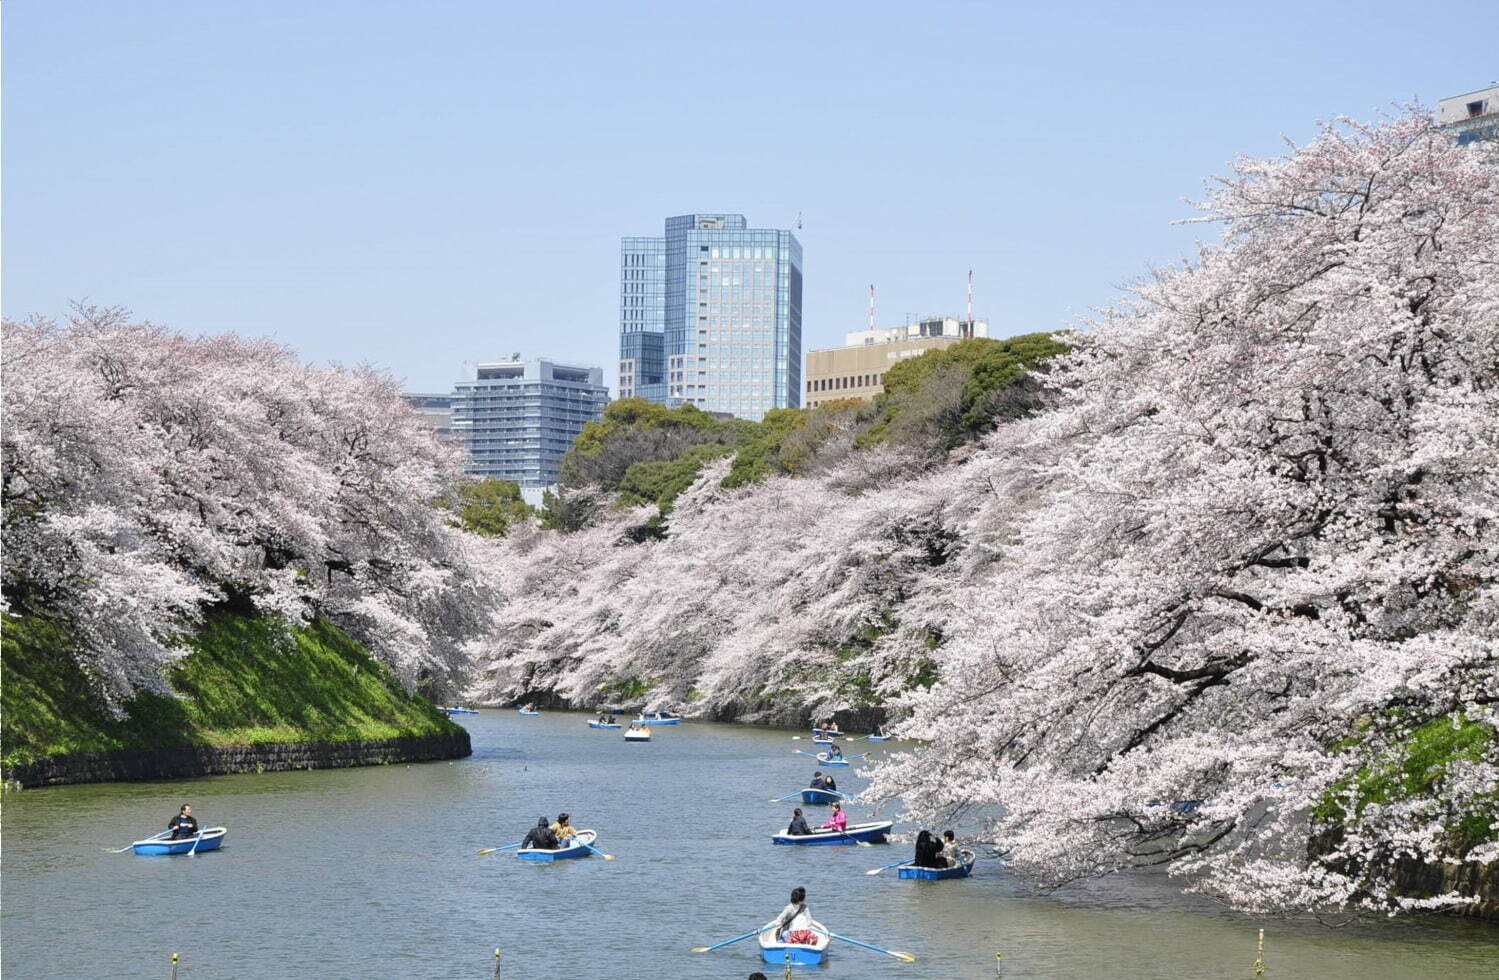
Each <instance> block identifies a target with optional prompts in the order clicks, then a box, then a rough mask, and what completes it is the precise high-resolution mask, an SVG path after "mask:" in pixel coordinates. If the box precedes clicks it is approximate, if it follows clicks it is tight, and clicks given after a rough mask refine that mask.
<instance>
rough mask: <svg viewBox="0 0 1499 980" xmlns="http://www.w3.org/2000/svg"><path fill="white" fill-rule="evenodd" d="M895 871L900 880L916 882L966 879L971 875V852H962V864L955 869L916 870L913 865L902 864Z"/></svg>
mask: <svg viewBox="0 0 1499 980" xmlns="http://www.w3.org/2000/svg"><path fill="white" fill-rule="evenodd" d="M896 871H897V872H898V873H899V874H900V876H901V877H902V878H913V879H916V880H918V881H947V880H948V879H949V878H967V877H968V876H969V875H971V874H973V852H972V851H964V852H963V863H962V864H960V865H958V866H957V867H956V868H918V867H917V866H916V865H914V864H903V865H901V866H900V867H899V868H897V869H896Z"/></svg>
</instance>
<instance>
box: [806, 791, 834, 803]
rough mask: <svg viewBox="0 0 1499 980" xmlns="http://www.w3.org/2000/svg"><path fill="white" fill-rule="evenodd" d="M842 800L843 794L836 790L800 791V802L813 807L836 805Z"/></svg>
mask: <svg viewBox="0 0 1499 980" xmlns="http://www.w3.org/2000/svg"><path fill="white" fill-rule="evenodd" d="M841 799H843V794H842V793H840V792H838V791H837V790H836V789H804V790H802V802H803V803H811V804H814V805H817V804H823V805H826V804H828V803H837V802H838V801H839V800H841Z"/></svg>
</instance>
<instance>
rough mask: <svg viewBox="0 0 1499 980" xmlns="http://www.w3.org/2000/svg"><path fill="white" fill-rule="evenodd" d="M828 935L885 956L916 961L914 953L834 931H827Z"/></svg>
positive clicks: (905, 961) (907, 961) (908, 961)
mask: <svg viewBox="0 0 1499 980" xmlns="http://www.w3.org/2000/svg"><path fill="white" fill-rule="evenodd" d="M828 935H829V936H832V937H833V938H834V939H837V940H840V941H842V942H845V943H851V944H852V945H854V946H863V947H864V948H865V949H872V950H874V951H875V952H876V953H884V954H885V955H886V956H893V957H895V958H896V959H898V960H900V961H902V962H904V963H915V962H916V955H915V954H914V953H903V952H901V951H900V950H898V949H886V948H885V947H883V946H876V945H875V944H874V943H866V942H863V941H861V940H858V939H850V938H848V937H847V936H840V935H838V934H837V933H836V932H829V933H828Z"/></svg>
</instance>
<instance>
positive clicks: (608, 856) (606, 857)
mask: <svg viewBox="0 0 1499 980" xmlns="http://www.w3.org/2000/svg"><path fill="white" fill-rule="evenodd" d="M578 843H579V844H582V845H583V846H584V847H586V848H588V849H589V850H590V851H592V852H593V853H595V854H597V855H598V856H599V857H601V858H603V859H604V860H605V861H613V860H614V855H613V854H605V853H604V852H603V851H601V850H599V849H598V848H597V847H594V846H593V845H592V844H590V843H588V842H587V841H582V840H580V841H578Z"/></svg>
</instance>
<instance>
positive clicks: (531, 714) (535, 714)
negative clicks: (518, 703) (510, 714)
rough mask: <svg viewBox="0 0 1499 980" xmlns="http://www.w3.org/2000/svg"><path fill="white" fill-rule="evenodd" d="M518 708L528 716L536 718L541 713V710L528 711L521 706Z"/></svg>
mask: <svg viewBox="0 0 1499 980" xmlns="http://www.w3.org/2000/svg"><path fill="white" fill-rule="evenodd" d="M518 710H519V711H520V713H521V714H522V715H524V716H525V717H527V718H535V717H536V716H537V715H539V714H541V712H540V711H527V710H526V709H525V708H520V709H518Z"/></svg>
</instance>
